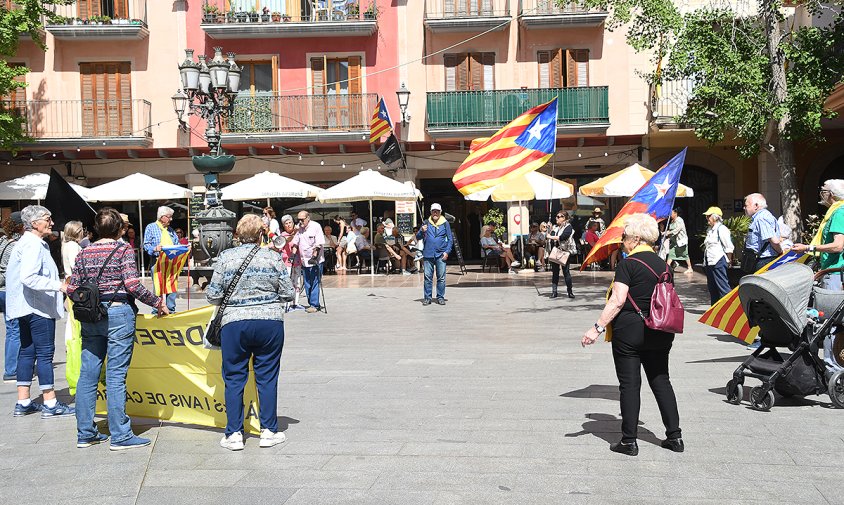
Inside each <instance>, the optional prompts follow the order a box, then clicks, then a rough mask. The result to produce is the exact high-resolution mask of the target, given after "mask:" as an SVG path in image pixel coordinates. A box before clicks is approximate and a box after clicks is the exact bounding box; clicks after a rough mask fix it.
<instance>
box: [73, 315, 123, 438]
mask: <svg viewBox="0 0 844 505" xmlns="http://www.w3.org/2000/svg"><path fill="white" fill-rule="evenodd" d="M134 338H135V312H134V311H133V310H132V307H131V306H129V305H112V306H111V307H109V308H108V317H106V318H105V319H103V320H101V321H98V322H96V323H82V368H81V370H80V372H79V381H78V382H77V384H76V433H77V437H78V438H79V440H86V439H90V438H93V437H95V436H97V433H98V431H97V425H96V424H94V411H95V410H96V406H97V383H98V382H99V380H100V372H101V371H102V368H103V360H105V362H106V405H107V408H108V430H109V431H110V432H111V441H112V442H123V441H124V440H128V439H130V438H132V437H133V436H134V433H132V426H131V423H130V421H129V416H127V415H126V373H127V372H128V371H129V363H130V362H131V361H132V350H133V345H134ZM106 358H107V359H106Z"/></svg>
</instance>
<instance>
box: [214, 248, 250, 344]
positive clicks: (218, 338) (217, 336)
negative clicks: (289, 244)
mask: <svg viewBox="0 0 844 505" xmlns="http://www.w3.org/2000/svg"><path fill="white" fill-rule="evenodd" d="M260 248H261V246H257V245H256V246H255V247H254V248H253V249H252V250H251V251H249V255H248V256H246V259H245V260H243V263H242V264H241V265H240V268H238V269H237V272H236V273H235V274H234V277H232V281H231V282H230V283H229V286H228V287H227V288H226V292H225V293H224V294H223V299H222V300H221V301H220V306H219V307H218V308H217V312H216V313H215V314H214V318H213V319H212V320H211V321H209V322H208V326H206V327H205V341H206V342H208V343H209V344H210V345H212V346H214V347H220V344H221V343H222V331H223V325H222V322H223V312H224V311H225V310H226V307H227V306H228V304H229V298H231V296H232V293H234V288H235V287H236V286H237V283H238V281H239V280H240V277H241V276H242V275H243V272H244V271H246V267H247V266H249V263H250V262H251V261H252V258H254V257H255V254H256V253H257V252H258V249H260Z"/></svg>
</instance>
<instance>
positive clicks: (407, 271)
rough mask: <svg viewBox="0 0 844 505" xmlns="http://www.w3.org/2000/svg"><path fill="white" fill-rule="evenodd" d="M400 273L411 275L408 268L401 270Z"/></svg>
mask: <svg viewBox="0 0 844 505" xmlns="http://www.w3.org/2000/svg"><path fill="white" fill-rule="evenodd" d="M401 274H402V275H413V274H412V273H410V270H402V271H401Z"/></svg>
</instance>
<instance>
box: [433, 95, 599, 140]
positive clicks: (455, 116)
mask: <svg viewBox="0 0 844 505" xmlns="http://www.w3.org/2000/svg"><path fill="white" fill-rule="evenodd" d="M554 97H557V107H558V108H557V126H558V127H560V126H574V125H589V124H600V125H606V124H608V123H609V105H608V102H609V88H608V87H607V86H589V87H581V88H551V89H504V90H494V91H440V92H429V93H428V96H427V109H426V110H427V128H428V130H429V131H430V130H432V129H438V130H443V129H465V128H480V129H497V128H501V127H502V126H504V125H506V124H507V123H509V122H510V121H512V120H513V119H515V118H516V117H517V116H518V115H519V114H522V113H523V112H525V111H526V110H528V109H530V108H531V107H535V106H537V105H540V104H542V103H545V102H548V101H550V100H552V99H553V98H554Z"/></svg>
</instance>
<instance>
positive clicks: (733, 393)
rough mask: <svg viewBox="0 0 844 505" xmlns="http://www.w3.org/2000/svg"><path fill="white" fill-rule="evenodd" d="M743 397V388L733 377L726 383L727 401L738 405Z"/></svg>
mask: <svg viewBox="0 0 844 505" xmlns="http://www.w3.org/2000/svg"><path fill="white" fill-rule="evenodd" d="M743 398H744V388H743V387H742V385H741V384H740V383H739V382H737V381H736V380H735V379H730V381H729V382H728V383H727V401H728V402H729V403H732V404H733V405H739V404H740V403H741V400H742V399H743Z"/></svg>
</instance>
